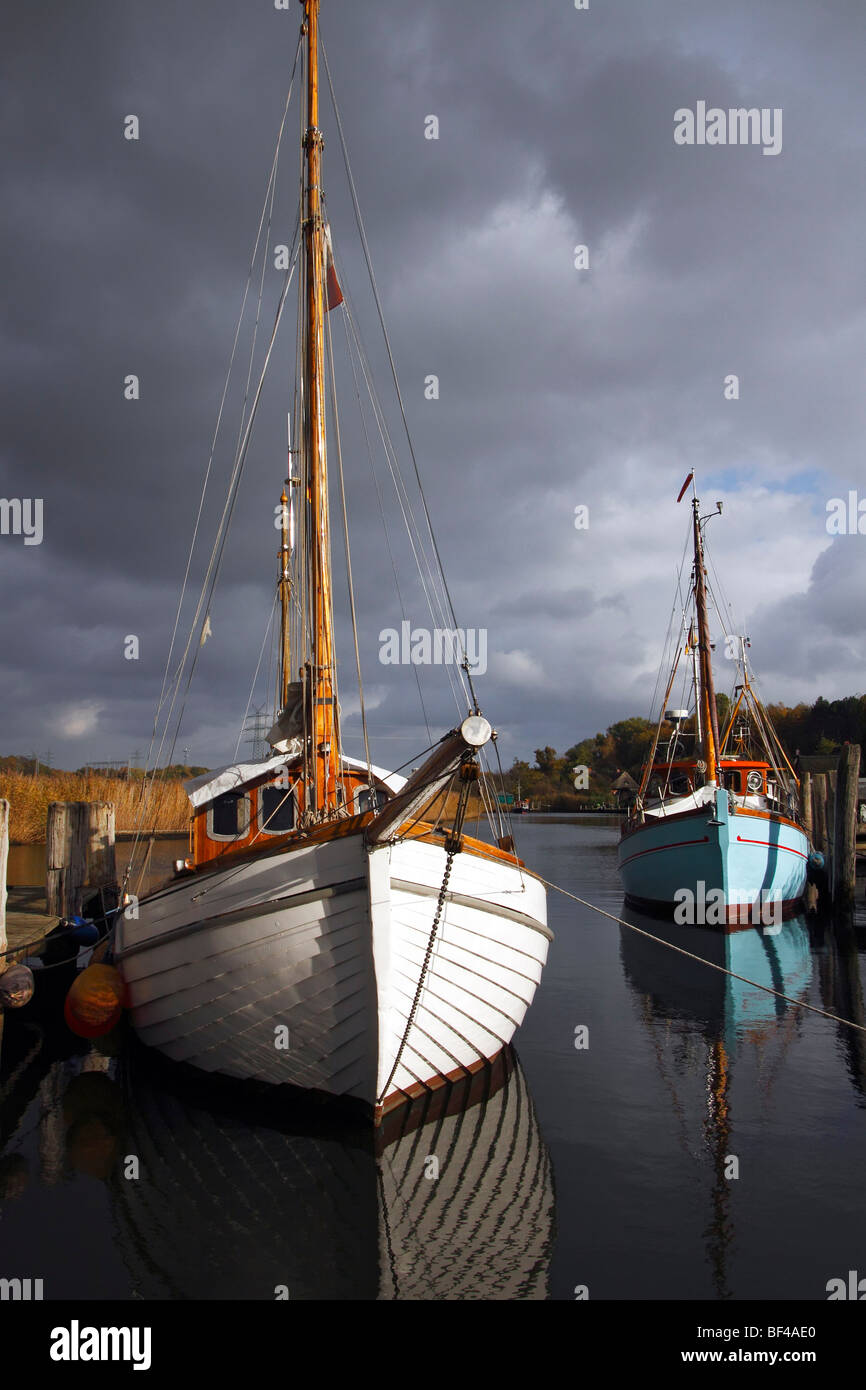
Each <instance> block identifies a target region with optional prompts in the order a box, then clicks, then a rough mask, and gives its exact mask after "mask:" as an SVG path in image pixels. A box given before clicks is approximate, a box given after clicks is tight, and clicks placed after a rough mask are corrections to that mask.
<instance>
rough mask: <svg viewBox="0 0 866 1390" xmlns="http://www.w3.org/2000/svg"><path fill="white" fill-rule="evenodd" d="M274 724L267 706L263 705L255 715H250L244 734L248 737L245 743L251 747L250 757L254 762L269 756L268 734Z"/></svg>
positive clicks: (245, 723) (246, 721)
mask: <svg viewBox="0 0 866 1390" xmlns="http://www.w3.org/2000/svg"><path fill="white" fill-rule="evenodd" d="M272 723H273V720H272V718H271V715H270V712H269V711H268V707H267V706H266V705H261V706H260V707H259V708H258V709H257V710H255V712H254V713H253V714H248V715H247V717H246V720H245V721H244V732H245V734H246V735H247V737H246V738H245V739H244V743H248V744H249V745H250V757H251V758H252V759H253V761H254V762H255V761H256V760H258V759H260V758H266V757H267V756H268V747H269V745H268V739H267V733H268V730H269V729H270V727H271V724H272Z"/></svg>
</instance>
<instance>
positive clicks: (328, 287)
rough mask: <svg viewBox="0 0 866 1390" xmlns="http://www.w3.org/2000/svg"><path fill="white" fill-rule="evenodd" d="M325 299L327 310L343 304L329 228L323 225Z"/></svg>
mask: <svg viewBox="0 0 866 1390" xmlns="http://www.w3.org/2000/svg"><path fill="white" fill-rule="evenodd" d="M325 291H326V294H325V298H326V302H327V306H328V309H329V310H330V309H336V307H337V305H338V304H342V302H343V291H342V290H341V289H340V282H339V280H338V279H337V269H336V266H335V265H334V248H333V246H332V245H331V228H330V227H329V226H328V224H327V223H326V224H325Z"/></svg>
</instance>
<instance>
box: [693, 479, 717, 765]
mask: <svg viewBox="0 0 866 1390" xmlns="http://www.w3.org/2000/svg"><path fill="white" fill-rule="evenodd" d="M700 507H701V504H700V502H699V501H698V499H697V497H695V498H693V499H692V508H693V511H694V541H695V607H696V609H697V614H698V650H699V652H700V677H701V679H700V687H701V688H700V707H701V708H702V710H703V720H702V721H700V722H701V723H703V737H702V739H701V749H702V751H703V757H704V761H705V762H706V765H707V782H712V783H715V782H717V781H718V771H717V768H718V756H719V720H718V714H717V713H716V691H715V687H714V685H713V662H712V652H711V650H710V624H709V619H708V617H707V588H706V578H707V576H706V570H705V569H704V541H703V536H702V534H701V517H700Z"/></svg>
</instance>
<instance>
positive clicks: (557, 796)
mask: <svg viewBox="0 0 866 1390" xmlns="http://www.w3.org/2000/svg"><path fill="white" fill-rule="evenodd" d="M716 707H717V711H718V716H719V728H720V729H722V730H723V729H724V728H725V726H726V724H727V720H728V716H729V713H730V701H729V699H728V697H727V695H723V694H719V695H717V696H716ZM766 710H767V713H768V715H769V717H770V719H771V721H772V723H773V725H774V727H775V729H776V732H777V734H778V735H779V738H780V740H781V742H782V746H783V747H784V749H785V751H786V752H787V754H788V756H789V757H790V758H792V759H793V758H794V757H795V756H796V755H797V754H800V755H802V756H806V755H812V754H825V755H833V754H836V753H838V752H839V749H840V748H841V747H842V745H843V743H859V744H860V748H861V754H862V753H866V695H847V696H845V697H844V698H843V699H841V700H825V699H824V698H823V696H819V697H818V699H817V700H816V701H815V703H814V704H812V705H809V704H799V705H793V706H789V705H784V704H772V705H767V706H766ZM689 727H690V724H686V725H684V728H685V729H688V728H689ZM655 730H656V725H655V723H654V722H653V721H652V720H649V719H641V718H639V717H634V718H632V719H621V720H619V721H618V722H617V723H615V724H611V725H610V727H609V728H608V729H607V730H606V731H605V732H604V733H598V734H595V735H594V737H592V738H585V739H581V740H580V742H579V743H575V744H572V746H571V747H570V748H568V749H566V751H565V752H564V753H563V754H561V755H560V754H559V753H557V751H556V749H555V748H551V747H550V746H549V745H548V746H547V747H545V748H536V749H535V762H534V764H533V763H529V762H528V761H526V760H525V759H520V758H515V760H514V763H513V765H512V767H511V768H510V769H509V771H508V772H507V773H506V774H505V777H504V784H503V785H504V790H505V791H507V792H510V793H511V794H512V795H514V796H516V795H517V794H518V786H519V792H520V796H521V797H528V798H529V799H530V800H531V801H533V802H538V801H542V802H545V803H546V804H547V805H548V806H549V809H550V810H569V809H574V808H576V807H581V806H584V807H585V806H592V805H598V804H600V803H604V804H610V803H611V802H612V801H613V799H614V793H613V791H612V786H613V783H614V782H615V781H616V780H617V778H618V777H620V775H621V774H622V773H623V772H627V773H628V774H629V776H631V777H633V778H634V779H635V781H639V780H640V774H641V770H642V768H643V765H644V762H645V761H646V758H647V756H648V755H649V752H650V749H651V748H652V741H653V738H654V736H655ZM670 732H671V726H670V725H663V726H662V741H664V740H665V734H666V733H670ZM576 767H584V768H586V769H587V773H588V777H587V779H586V780H587V786H586V788H585V789H581V788H576V787H575V773H574V769H575V768H576ZM579 780H580V779H579Z"/></svg>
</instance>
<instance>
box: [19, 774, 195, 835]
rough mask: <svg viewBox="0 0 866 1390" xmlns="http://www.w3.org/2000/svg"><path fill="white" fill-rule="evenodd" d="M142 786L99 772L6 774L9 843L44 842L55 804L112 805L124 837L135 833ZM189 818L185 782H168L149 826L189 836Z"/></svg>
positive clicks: (154, 801) (157, 791) (155, 798)
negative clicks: (31, 775) (98, 802)
mask: <svg viewBox="0 0 866 1390" xmlns="http://www.w3.org/2000/svg"><path fill="white" fill-rule="evenodd" d="M142 785H143V784H142V781H141V779H140V778H139V779H133V780H131V781H126V780H124V779H123V778H121V777H106V776H104V775H100V774H99V773H89V774H84V773H79V772H55V773H52V774H51V775H50V776H43V777H28V776H27V775H26V774H25V773H22V772H2V771H0V798H2V797H5V798H6V800H7V801H8V802H9V839H10V841H11V843H12V844H16V845H29V844H39V843H41V841H43V840H44V839H45V826H46V821H47V819H48V807H49V804H50V803H51V802H52V801H110V802H112V803H113V804H114V807H115V813H116V829H117V832H118V834H123V833H125V832H130V831H133V830H135V829H136V828H137V821H138V817H139V815H140V807H141V795H142ZM189 815H190V810H189V801H188V800H187V796H186V793H185V791H184V789H183V783H182V782H180V781H176V780H172V781H165V782H163V783H161V784H160V785H159V786H157V787H156V788H154V791H153V794H152V796H151V807H150V810H149V811H148V813H147V815H146V816H145V818H144V826H145V828H146V829H147V830H157V831H174V832H176V833H177V834H179V835H183V834H185V833H186V830H187V826H188V825H189Z"/></svg>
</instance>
